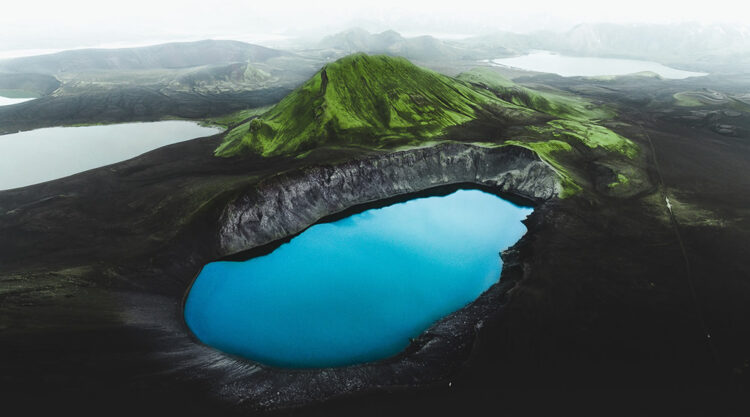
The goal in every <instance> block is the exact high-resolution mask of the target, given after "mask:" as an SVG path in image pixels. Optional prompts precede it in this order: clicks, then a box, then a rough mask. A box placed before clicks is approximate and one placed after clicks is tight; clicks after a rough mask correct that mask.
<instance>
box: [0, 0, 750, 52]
mask: <svg viewBox="0 0 750 417" xmlns="http://www.w3.org/2000/svg"><path fill="white" fill-rule="evenodd" d="M742 3H743V2H740V1H738V0H711V1H710V2H685V1H659V0H626V1H620V2H618V1H611V0H610V1H590V0H588V1H583V0H566V1H560V0H520V1H518V0H517V1H503V0H496V1H486V0H485V1H481V0H460V1H455V0H454V1H451V2H439V1H435V0H416V1H408V0H377V1H342V0H320V1H315V0H306V1H301V0H272V1H263V2H260V1H254V0H245V1H240V0H126V1H104V0H57V1H49V0H46V1H40V0H4V1H3V2H2V3H1V5H0V57H8V56H13V55H22V54H28V53H29V51H30V50H37V51H40V52H41V51H44V50H56V49H66V48H75V47H91V46H107V47H115V46H135V45H141V44H149V43H158V42H165V41H172V40H196V39H203V38H209V37H210V38H224V39H239V40H244V41H249V42H254V43H260V44H265V45H269V46H275V45H279V44H280V43H281V42H283V40H284V39H288V38H293V37H315V36H321V35H324V34H330V33H334V32H337V31H340V30H343V29H347V28H350V27H353V26H360V27H363V28H365V29H368V30H372V31H380V30H385V29H395V30H397V31H399V32H402V33H404V34H407V35H419V34H432V35H437V36H443V37H459V36H466V35H477V34H484V33H490V32H494V31H501V30H508V31H515V32H529V31H533V30H538V29H550V30H565V29H568V28H570V27H572V26H573V25H575V24H578V23H586V22H615V23H635V22H643V23H678V22H687V21H697V22H702V23H717V22H720V23H742V22H743V20H747V19H746V17H747V16H748V12H749V11H750V8H749V7H748V6H745V5H741V4H742ZM709 6H710V7H709ZM21 50H25V51H26V52H21Z"/></svg>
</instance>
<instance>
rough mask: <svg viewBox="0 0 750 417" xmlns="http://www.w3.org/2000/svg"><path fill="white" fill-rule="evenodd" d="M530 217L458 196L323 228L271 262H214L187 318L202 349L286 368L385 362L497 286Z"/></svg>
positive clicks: (198, 284) (503, 204)
mask: <svg viewBox="0 0 750 417" xmlns="http://www.w3.org/2000/svg"><path fill="white" fill-rule="evenodd" d="M531 211H532V209H531V208H528V207H519V206H517V205H514V204H512V203H510V202H508V201H506V200H503V199H501V198H499V197H497V196H495V195H493V194H489V193H486V192H482V191H478V190H458V191H456V192H454V193H452V194H450V195H447V196H435V197H425V198H417V199H413V200H409V201H406V202H403V203H398V204H393V205H390V206H387V207H383V208H378V209H371V210H367V211H364V212H361V213H359V214H355V215H352V216H349V217H346V218H344V219H342V220H338V221H335V222H331V223H320V224H316V225H314V226H312V227H310V228H308V229H307V230H305V231H304V232H302V233H301V234H300V235H298V236H296V237H294V238H293V239H291V241H289V242H288V243H284V244H282V245H281V246H279V247H278V248H277V249H276V250H274V251H273V252H271V253H270V254H268V255H265V256H260V257H256V258H252V259H249V260H247V261H244V262H230V261H220V262H213V263H210V264H208V265H206V266H205V267H204V268H203V270H202V272H201V273H200V274H199V275H198V277H197V278H196V280H195V282H194V283H193V286H192V288H191V289H190V292H189V294H188V297H187V300H186V302H185V321H186V323H187V325H188V327H189V328H190V330H192V332H193V334H195V336H196V337H197V338H198V339H200V340H201V341H202V342H203V343H205V344H207V345H209V346H213V347H215V348H217V349H219V350H222V351H224V352H227V353H230V354H234V355H238V356H243V357H246V358H249V359H251V360H254V361H257V362H260V363H264V364H267V365H272V366H277V367H288V368H318V367H332V366H345V365H351V364H355V363H362V362H370V361H375V360H379V359H383V358H387V357H390V356H393V355H395V354H397V353H399V352H400V351H402V350H403V349H404V348H405V347H406V346H407V345H408V344H409V339H410V338H413V337H416V336H418V335H419V334H420V333H422V332H423V331H424V330H426V329H427V328H428V327H430V325H431V324H433V323H434V322H435V321H436V320H438V319H440V318H442V317H444V316H446V315H448V314H450V313H452V312H454V311H456V310H458V309H460V308H461V307H463V306H465V305H466V304H468V303H470V302H471V301H473V300H474V299H476V298H477V297H478V296H479V295H481V294H482V292H484V291H485V290H487V289H488V288H489V287H490V286H492V285H493V284H494V283H496V282H497V281H498V279H499V277H500V270H501V267H502V261H501V259H500V257H499V252H500V251H502V250H504V249H506V248H508V247H509V246H511V245H513V244H514V243H515V242H517V241H518V239H520V238H521V236H523V234H524V233H525V232H526V227H525V226H524V225H523V224H522V223H521V220H523V219H525V218H526V216H528V215H529V214H530V213H531Z"/></svg>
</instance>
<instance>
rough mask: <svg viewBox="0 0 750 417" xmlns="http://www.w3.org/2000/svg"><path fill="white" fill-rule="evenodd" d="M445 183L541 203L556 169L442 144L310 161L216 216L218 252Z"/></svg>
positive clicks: (507, 154)
mask: <svg viewBox="0 0 750 417" xmlns="http://www.w3.org/2000/svg"><path fill="white" fill-rule="evenodd" d="M451 184H476V185H480V186H485V187H489V188H490V189H492V190H495V191H498V192H503V193H508V194H512V195H516V196H519V197H523V198H525V199H528V200H531V201H535V202H541V201H544V200H548V199H550V198H552V197H554V196H557V195H559V193H560V191H561V186H560V184H559V182H558V180H557V177H556V174H555V172H554V170H553V169H552V168H551V167H550V166H549V165H547V164H546V163H544V162H543V161H541V160H540V159H539V157H538V156H537V155H536V154H535V153H533V152H531V151H529V150H527V149H524V148H520V147H515V146H506V147H500V148H484V147H480V146H473V145H462V144H444V145H438V146H434V147H429V148H419V149H412V150H407V151H400V152H394V153H389V154H385V155H378V156H373V157H369V158H365V159H358V160H354V161H351V162H346V163H343V164H341V165H336V166H322V167H313V168H308V169H306V170H303V171H301V172H296V173H293V174H281V175H278V176H275V177H272V178H270V179H268V180H265V181H263V182H262V183H261V184H259V185H258V186H257V187H255V188H254V189H253V190H251V191H249V192H247V193H246V194H243V195H240V196H239V197H237V198H235V199H234V200H233V201H231V202H230V203H229V204H228V205H227V207H226V209H225V210H224V212H223V213H222V216H221V219H220V223H219V224H220V227H219V236H218V239H219V247H220V253H222V254H224V255H231V254H234V253H238V252H242V251H245V250H248V249H252V248H255V247H258V246H262V245H266V244H269V243H271V242H273V241H276V240H279V239H282V238H285V237H288V236H291V235H294V234H297V233H299V232H301V231H302V230H304V229H305V228H307V227H309V226H310V225H312V224H314V223H316V222H317V221H319V220H321V219H323V218H325V217H326V216H330V215H332V214H335V213H339V212H342V211H344V210H346V209H348V208H350V207H353V206H358V205H363V204H367V203H372V202H376V201H378V200H384V199H388V198H392V197H396V196H400V195H407V194H411V193H416V192H420V191H424V190H429V189H431V188H436V187H440V186H446V185H451Z"/></svg>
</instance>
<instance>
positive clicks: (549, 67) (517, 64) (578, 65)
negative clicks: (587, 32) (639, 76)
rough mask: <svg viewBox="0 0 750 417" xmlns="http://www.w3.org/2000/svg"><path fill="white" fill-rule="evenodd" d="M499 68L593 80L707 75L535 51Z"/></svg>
mask: <svg viewBox="0 0 750 417" xmlns="http://www.w3.org/2000/svg"><path fill="white" fill-rule="evenodd" d="M492 62H493V63H494V64H496V65H501V66H506V67H511V68H517V69H522V70H527V71H537V72H549V73H553V74H558V75H562V76H563V77H573V76H581V77H594V76H608V75H627V74H635V73H638V72H644V71H650V72H654V73H656V74H659V75H660V76H662V77H663V78H672V79H683V78H688V77H700V76H704V75H708V74H706V73H702V72H691V71H683V70H680V69H676V68H671V67H668V66H666V65H662V64H659V63H657V62H651V61H640V60H636V59H616V58H595V57H575V56H565V55H560V54H556V53H552V52H548V51H535V52H532V53H530V54H527V55H522V56H517V57H513V58H503V59H493V60H492Z"/></svg>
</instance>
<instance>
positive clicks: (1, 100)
mask: <svg viewBox="0 0 750 417" xmlns="http://www.w3.org/2000/svg"><path fill="white" fill-rule="evenodd" d="M29 100H34V99H33V98H11V97H3V96H0V106H10V105H13V104H18V103H23V102H24V101H29Z"/></svg>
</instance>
